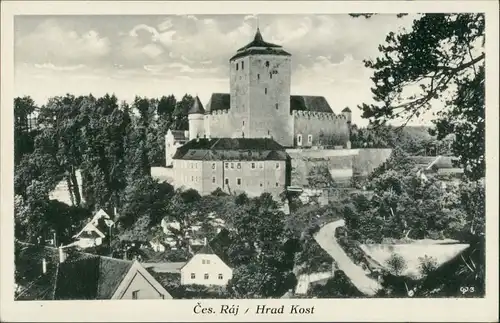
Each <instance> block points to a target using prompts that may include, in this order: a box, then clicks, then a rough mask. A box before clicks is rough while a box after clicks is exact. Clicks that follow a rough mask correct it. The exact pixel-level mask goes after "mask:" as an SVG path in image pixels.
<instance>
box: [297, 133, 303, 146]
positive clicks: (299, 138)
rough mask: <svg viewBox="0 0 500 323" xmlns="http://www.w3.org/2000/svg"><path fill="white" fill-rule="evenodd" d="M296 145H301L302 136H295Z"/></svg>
mask: <svg viewBox="0 0 500 323" xmlns="http://www.w3.org/2000/svg"><path fill="white" fill-rule="evenodd" d="M297 145H299V146H301V145H302V135H297Z"/></svg>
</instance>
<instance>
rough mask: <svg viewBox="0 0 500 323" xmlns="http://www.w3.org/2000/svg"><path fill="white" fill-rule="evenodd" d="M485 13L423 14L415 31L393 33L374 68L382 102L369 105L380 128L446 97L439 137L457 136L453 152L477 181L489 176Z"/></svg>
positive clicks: (369, 114) (437, 129)
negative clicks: (486, 119)
mask: <svg viewBox="0 0 500 323" xmlns="http://www.w3.org/2000/svg"><path fill="white" fill-rule="evenodd" d="M484 21H485V19H484V14H482V13H460V14H423V15H421V16H420V17H418V18H417V19H415V20H414V22H413V25H412V28H411V30H402V31H401V32H398V33H394V32H391V33H389V34H388V35H387V37H386V43H385V44H383V45H381V46H379V50H380V52H381V56H380V57H378V58H377V59H376V60H367V61H365V65H366V67H368V68H371V69H373V71H374V74H373V77H372V80H373V82H374V87H373V88H372V92H373V94H374V99H375V101H376V102H377V103H376V104H363V105H362V106H360V108H361V109H362V110H363V117H364V118H369V119H370V121H371V122H372V123H373V124H375V125H379V124H383V123H385V122H386V121H388V120H392V119H395V118H403V119H405V122H406V123H407V122H409V121H410V120H411V119H412V118H414V117H418V116H420V115H421V114H423V113H424V112H426V111H428V110H429V109H430V108H431V107H432V103H433V102H435V100H437V99H443V98H444V101H445V102H444V103H445V105H444V106H445V108H444V109H443V110H442V111H440V112H438V113H437V114H436V120H435V121H434V122H435V125H436V127H435V132H436V133H437V137H438V139H441V138H444V137H446V136H447V135H449V134H454V135H455V136H456V139H455V142H454V143H453V146H452V149H453V153H454V154H455V155H456V156H457V157H459V159H460V162H461V164H462V166H463V167H464V168H465V173H466V175H468V176H469V177H471V178H472V179H477V178H481V177H483V176H484V171H485V164H484V127H485V123H484V118H485V114H484V62H485V54H484V41H485V32H484Z"/></svg>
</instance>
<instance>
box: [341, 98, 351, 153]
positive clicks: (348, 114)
mask: <svg viewBox="0 0 500 323" xmlns="http://www.w3.org/2000/svg"><path fill="white" fill-rule="evenodd" d="M342 115H343V116H344V117H345V119H346V122H347V128H348V129H349V139H348V140H347V143H346V148H347V149H351V130H352V125H351V119H352V112H351V109H349V107H345V108H344V110H342Z"/></svg>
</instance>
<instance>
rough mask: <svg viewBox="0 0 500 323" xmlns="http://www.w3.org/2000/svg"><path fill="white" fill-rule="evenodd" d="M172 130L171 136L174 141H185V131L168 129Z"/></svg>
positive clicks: (186, 138)
mask: <svg viewBox="0 0 500 323" xmlns="http://www.w3.org/2000/svg"><path fill="white" fill-rule="evenodd" d="M170 132H172V136H173V137H174V139H175V140H176V141H187V140H188V137H186V132H185V131H184V130H170Z"/></svg>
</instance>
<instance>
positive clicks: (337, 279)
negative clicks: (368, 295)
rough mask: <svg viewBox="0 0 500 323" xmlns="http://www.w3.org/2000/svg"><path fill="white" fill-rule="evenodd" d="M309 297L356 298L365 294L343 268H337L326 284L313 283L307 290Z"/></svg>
mask: <svg viewBox="0 0 500 323" xmlns="http://www.w3.org/2000/svg"><path fill="white" fill-rule="evenodd" d="M307 296H308V297H315V298H355V297H363V294H362V293H361V292H360V291H359V290H358V289H357V288H356V287H354V285H353V284H352V283H351V281H350V280H349V278H348V277H347V276H346V275H345V273H344V272H343V271H342V270H337V271H336V272H335V275H334V277H332V278H330V279H328V280H327V281H326V283H325V284H324V285H321V284H313V286H312V288H310V289H309V290H308V291H307Z"/></svg>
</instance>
